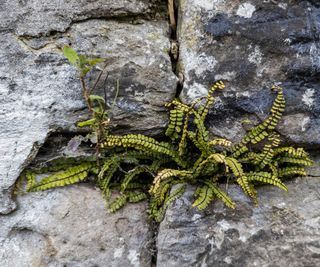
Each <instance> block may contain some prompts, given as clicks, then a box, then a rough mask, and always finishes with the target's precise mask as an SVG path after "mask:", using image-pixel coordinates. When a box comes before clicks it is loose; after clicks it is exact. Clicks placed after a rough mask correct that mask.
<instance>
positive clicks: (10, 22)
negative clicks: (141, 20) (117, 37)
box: [0, 0, 160, 37]
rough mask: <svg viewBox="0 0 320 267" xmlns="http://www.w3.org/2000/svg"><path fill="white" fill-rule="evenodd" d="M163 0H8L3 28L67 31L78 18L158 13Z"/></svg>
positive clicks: (0, 12)
mask: <svg viewBox="0 0 320 267" xmlns="http://www.w3.org/2000/svg"><path fill="white" fill-rule="evenodd" d="M159 5H160V1H159V0H151V1H150V0H133V1H126V0H119V1H112V0H107V1H106V0H91V1H87V0H79V1H77V0H71V1H70V0H69V1H61V0H51V1H49V0H44V1H41V2H39V1H36V0H33V1H26V0H13V1H11V0H4V1H2V3H1V9H0V17H1V21H0V31H3V30H5V31H7V30H12V31H14V32H15V33H16V34H17V35H19V36H30V37H38V36H41V35H50V34H51V33H53V32H65V31H67V30H68V28H69V27H70V26H71V25H72V24H73V23H75V22H79V21H85V20H87V19H92V18H102V19H106V18H115V17H128V16H129V17H130V16H131V17H135V16H143V17H148V16H154V15H155V13H156V11H157V10H159Z"/></svg>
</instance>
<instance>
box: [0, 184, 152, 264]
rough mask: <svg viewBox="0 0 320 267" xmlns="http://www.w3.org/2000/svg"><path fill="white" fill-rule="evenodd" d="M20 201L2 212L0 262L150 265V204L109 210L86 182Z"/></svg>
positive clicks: (97, 192)
mask: <svg viewBox="0 0 320 267" xmlns="http://www.w3.org/2000/svg"><path fill="white" fill-rule="evenodd" d="M18 203H19V209H18V210H17V211H15V212H14V213H11V214H10V215H6V216H4V215H2V216H0V224H1V227H0V266H3V267H5V266H8V267H9V266H10V267H31V266H32V267H40V266H46V267H62V266H68V267H84V266H86V267H89V266H90V267H93V266H95V267H107V266H110V267H111V266H112V267H113V266H119V267H120V266H121V267H122V266H130V267H138V266H139V267H140V266H141V267H144V266H145V267H147V266H150V265H151V252H150V245H151V240H152V238H151V237H152V234H151V231H150V226H149V224H148V223H147V213H146V205H145V203H140V204H135V205H128V206H126V207H125V208H124V209H122V210H120V211H119V212H117V213H115V214H107V212H106V208H105V202H104V199H103V198H102V196H101V194H100V192H99V191H97V190H95V189H94V188H93V187H91V186H84V185H81V186H71V187H67V188H63V189H56V190H52V191H46V192H41V193H32V194H27V195H23V196H20V197H18Z"/></svg>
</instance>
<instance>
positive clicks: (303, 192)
mask: <svg viewBox="0 0 320 267" xmlns="http://www.w3.org/2000/svg"><path fill="white" fill-rule="evenodd" d="M287 184H288V188H289V192H288V193H287V194H286V193H283V192H280V190H278V189H277V188H274V187H270V186H265V187H261V188H260V189H259V190H258V193H259V200H260V205H259V207H255V206H254V205H253V203H252V202H250V201H249V200H248V199H247V198H246V197H244V194H243V193H242V192H240V190H239V189H238V188H235V187H234V186H231V187H229V190H228V191H229V194H230V195H231V196H232V198H233V199H234V200H235V201H236V203H237V208H236V209H235V210H230V209H228V208H226V207H224V206H223V204H222V203H218V202H217V203H215V204H214V205H212V206H211V207H210V208H209V209H207V210H206V211H204V212H199V211H198V210H196V209H194V208H192V207H191V204H192V201H193V197H192V195H193V191H192V190H191V189H190V188H189V189H188V191H187V192H186V193H185V194H184V196H183V197H182V198H181V199H178V200H177V201H176V202H175V203H174V204H173V205H172V206H171V207H169V209H168V210H167V212H166V216H165V218H164V220H163V221H162V222H161V224H160V228H159V234H158V242H157V248H158V255H157V266H158V267H170V266H195V267H197V266H202V267H204V266H217V267H218V266H274V267H276V266H286V265H288V266H293V267H301V266H308V267H316V266H319V265H320V210H319V206H320V195H319V193H320V192H319V185H320V178H319V177H318V178H314V177H313V178H312V177H306V178H299V179H296V180H294V181H291V182H288V183H287Z"/></svg>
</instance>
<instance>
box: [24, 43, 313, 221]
mask: <svg viewBox="0 0 320 267" xmlns="http://www.w3.org/2000/svg"><path fill="white" fill-rule="evenodd" d="M64 54H65V56H66V57H67V58H68V60H69V61H70V63H71V64H72V65H74V66H75V67H76V68H77V69H78V70H79V71H80V79H83V77H84V75H86V74H87V72H88V69H89V68H90V67H92V66H93V65H94V64H96V63H97V62H100V60H98V59H90V60H89V59H84V57H82V56H80V55H78V54H77V53H76V52H75V51H74V50H73V49H71V48H70V47H65V48H64ZM82 81H83V80H82ZM222 89H224V84H223V83H222V82H217V83H215V84H214V85H213V87H212V88H211V89H210V90H209V91H208V95H207V96H206V97H202V98H200V99H198V100H196V101H195V102H194V103H192V104H190V105H187V104H184V103H181V102H180V101H179V100H177V99H175V100H173V101H172V102H171V103H168V104H167V105H166V106H167V107H168V108H169V109H170V115H169V124H168V128H167V130H166V132H165V134H166V136H167V137H168V139H169V141H158V140H156V139H154V138H152V137H147V136H144V135H141V134H127V135H123V136H118V135H112V134H110V131H109V129H108V123H105V122H106V120H107V113H106V111H105V99H104V98H102V97H100V96H96V95H92V94H87V92H88V91H87V90H85V93H84V96H85V98H86V100H87V103H88V108H89V110H90V111H91V114H92V118H91V119H90V120H88V121H85V122H81V123H79V124H78V126H79V127H86V126H89V127H91V128H92V130H93V131H95V133H96V135H97V136H98V142H97V147H96V149H97V152H98V153H96V155H99V156H97V161H95V162H92V161H87V162H84V163H81V164H77V165H76V166H71V167H70V168H68V169H66V170H65V171H61V172H58V173H55V174H52V175H50V176H48V177H45V178H43V179H42V180H40V181H37V180H36V178H37V175H36V172H30V171H27V172H26V173H25V176H26V180H27V190H28V191H39V190H46V189H50V188H54V187H57V186H64V185H69V184H74V183H77V182H81V181H84V180H85V179H87V178H88V177H90V176H91V177H92V178H93V179H94V180H95V182H96V184H97V186H98V187H99V188H100V189H101V191H102V194H103V196H104V198H105V199H106V201H107V206H108V209H109V210H110V211H111V212H114V211H116V210H118V209H120V208H121V207H123V206H124V205H125V204H126V203H127V202H133V203H135V202H139V201H141V200H144V199H146V198H150V209H149V212H150V216H151V217H152V218H154V219H156V220H158V221H159V220H161V219H162V217H163V214H164V212H165V209H166V208H167V207H168V205H169V204H170V203H172V202H173V201H174V200H175V199H177V198H178V197H180V196H181V195H182V194H183V193H184V191H185V189H186V185H187V184H191V185H196V186H197V190H196V192H195V201H194V203H193V205H192V206H193V207H196V208H198V209H200V210H202V209H205V208H206V207H207V206H208V205H209V204H210V203H211V202H213V201H214V200H217V199H219V200H221V201H223V203H224V204H225V205H226V206H228V207H229V208H235V203H234V202H233V201H232V199H231V198H230V196H228V194H227V193H226V192H224V191H223V190H221V188H220V187H219V184H221V183H225V181H228V183H235V184H238V185H239V186H240V187H241V188H242V190H243V191H244V193H245V194H247V195H248V196H250V197H251V198H252V199H253V200H254V201H255V202H257V193H256V190H255V186H256V184H261V183H263V184H269V185H274V186H277V187H278V188H280V189H282V190H284V191H287V187H286V186H285V184H284V182H283V179H284V178H285V177H289V176H292V175H306V172H305V169H304V167H305V166H310V165H311V164H312V161H311V160H310V159H309V158H308V154H307V153H306V152H305V151H304V150H303V149H302V148H293V147H280V137H279V135H278V134H277V133H276V131H275V127H276V126H277V124H278V122H279V120H280V119H281V116H282V113H283V111H284V108H285V99H284V96H283V92H282V89H281V88H280V87H277V86H273V87H272V90H273V91H274V92H276V94H277V95H276V98H275V100H274V103H273V106H272V108H271V111H270V115H269V116H268V117H267V119H266V120H264V121H263V122H261V123H260V124H258V125H257V126H255V127H253V128H252V129H251V130H249V131H248V132H247V134H246V135H245V136H244V137H243V138H242V140H241V141H240V142H239V143H237V144H232V142H231V141H229V140H226V139H223V138H216V137H213V138H212V137H211V136H210V135H209V131H208V129H207V128H206V126H205V119H206V116H207V114H208V112H209V108H210V107H211V106H212V104H213V103H214V97H213V93H214V92H215V91H216V90H222ZM113 192H118V194H117V196H116V197H113V196H114V194H113ZM111 199H112V200H111ZM110 200H111V203H109V202H110Z"/></svg>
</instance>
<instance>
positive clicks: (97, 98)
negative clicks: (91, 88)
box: [89, 95, 105, 103]
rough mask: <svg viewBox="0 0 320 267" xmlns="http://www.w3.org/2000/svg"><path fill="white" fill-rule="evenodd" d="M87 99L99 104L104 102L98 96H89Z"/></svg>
mask: <svg viewBox="0 0 320 267" xmlns="http://www.w3.org/2000/svg"><path fill="white" fill-rule="evenodd" d="M89 99H90V100H91V101H97V102H99V101H101V102H103V103H104V102H105V101H104V98H103V97H101V96H99V95H90V96H89Z"/></svg>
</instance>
